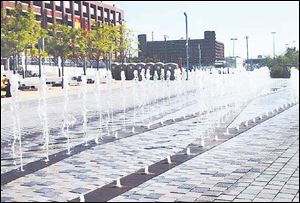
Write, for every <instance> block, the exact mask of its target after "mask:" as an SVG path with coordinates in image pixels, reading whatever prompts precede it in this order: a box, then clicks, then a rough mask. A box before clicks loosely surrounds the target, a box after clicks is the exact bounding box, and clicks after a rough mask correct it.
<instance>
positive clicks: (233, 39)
mask: <svg viewBox="0 0 300 203" xmlns="http://www.w3.org/2000/svg"><path fill="white" fill-rule="evenodd" d="M230 40H232V46H233V48H232V57H233V58H234V41H235V40H237V38H231V39H230Z"/></svg>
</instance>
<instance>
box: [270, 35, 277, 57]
mask: <svg viewBox="0 0 300 203" xmlns="http://www.w3.org/2000/svg"><path fill="white" fill-rule="evenodd" d="M271 34H272V35H273V58H275V34H276V32H271Z"/></svg>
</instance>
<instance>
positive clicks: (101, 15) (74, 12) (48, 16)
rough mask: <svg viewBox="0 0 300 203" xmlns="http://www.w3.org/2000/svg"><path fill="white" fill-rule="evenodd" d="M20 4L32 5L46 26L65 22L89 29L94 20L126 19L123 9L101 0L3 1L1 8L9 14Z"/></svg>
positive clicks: (108, 21) (38, 18)
mask: <svg viewBox="0 0 300 203" xmlns="http://www.w3.org/2000/svg"><path fill="white" fill-rule="evenodd" d="M18 4H21V5H22V6H23V7H24V10H26V9H27V8H28V7H31V9H32V10H33V12H34V13H35V18H36V20H37V21H41V24H42V27H44V28H45V27H47V26H48V25H51V24H54V23H63V22H65V23H67V24H68V25H69V26H71V27H73V28H75V29H78V28H83V29H87V30H89V29H90V28H91V25H92V24H93V22H95V23H108V24H111V25H117V24H122V22H123V20H124V11H123V10H122V9H119V8H116V7H115V6H114V5H113V6H111V5H108V4H104V3H102V2H101V1H1V8H4V9H6V13H7V14H8V15H9V14H10V10H11V9H12V8H14V7H15V6H16V5H18Z"/></svg>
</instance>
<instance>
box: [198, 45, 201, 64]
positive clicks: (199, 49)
mask: <svg viewBox="0 0 300 203" xmlns="http://www.w3.org/2000/svg"><path fill="white" fill-rule="evenodd" d="M198 51H199V68H201V47H200V44H198Z"/></svg>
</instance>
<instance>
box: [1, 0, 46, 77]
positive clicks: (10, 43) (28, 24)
mask: <svg viewBox="0 0 300 203" xmlns="http://www.w3.org/2000/svg"><path fill="white" fill-rule="evenodd" d="M43 33H44V32H43V29H42V28H41V26H40V24H39V23H38V22H36V21H35V14H34V13H33V12H32V10H31V8H28V10H27V12H23V9H22V6H21V5H17V6H16V7H15V8H14V9H12V10H11V15H10V16H9V17H7V16H6V13H5V11H4V9H3V10H1V57H10V56H13V57H14V59H16V58H19V57H17V56H19V54H20V53H22V52H24V51H25V50H26V49H28V48H31V49H34V47H35V45H36V44H37V43H38V39H39V38H40V36H42V35H43ZM14 61H15V60H14ZM17 66H18V69H19V62H17ZM15 68H16V66H14V73H15Z"/></svg>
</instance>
